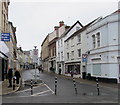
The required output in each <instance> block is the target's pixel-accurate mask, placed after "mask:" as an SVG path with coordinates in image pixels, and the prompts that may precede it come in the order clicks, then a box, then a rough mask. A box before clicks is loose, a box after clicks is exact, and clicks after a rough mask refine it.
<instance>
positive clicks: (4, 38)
mask: <svg viewBox="0 0 120 105" xmlns="http://www.w3.org/2000/svg"><path fill="white" fill-rule="evenodd" d="M1 41H4V42H7V41H10V33H1Z"/></svg>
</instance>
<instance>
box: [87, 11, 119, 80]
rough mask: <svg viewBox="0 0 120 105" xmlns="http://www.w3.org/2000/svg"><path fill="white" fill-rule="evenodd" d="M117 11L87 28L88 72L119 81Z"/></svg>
mask: <svg viewBox="0 0 120 105" xmlns="http://www.w3.org/2000/svg"><path fill="white" fill-rule="evenodd" d="M119 13H120V11H119V10H118V11H116V12H114V13H112V14H110V15H108V16H106V17H105V18H103V19H101V20H100V21H99V22H97V23H96V24H94V25H91V26H90V27H89V28H88V29H87V33H86V35H87V49H88V51H87V53H88V57H87V74H89V76H92V77H100V78H104V79H109V80H110V79H112V80H114V81H115V82H118V74H119V65H118V60H117V57H118V56H119V55H118V36H119V35H118V14H119Z"/></svg>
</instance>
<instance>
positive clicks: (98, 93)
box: [96, 77, 100, 96]
mask: <svg viewBox="0 0 120 105" xmlns="http://www.w3.org/2000/svg"><path fill="white" fill-rule="evenodd" d="M96 83H97V92H98V96H99V95H100V90H99V83H98V78H97V77H96Z"/></svg>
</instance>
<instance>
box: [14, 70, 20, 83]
mask: <svg viewBox="0 0 120 105" xmlns="http://www.w3.org/2000/svg"><path fill="white" fill-rule="evenodd" d="M15 77H16V84H19V79H20V77H21V76H20V72H19V71H18V70H16V71H15Z"/></svg>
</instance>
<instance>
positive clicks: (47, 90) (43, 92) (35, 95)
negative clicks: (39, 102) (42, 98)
mask: <svg viewBox="0 0 120 105" xmlns="http://www.w3.org/2000/svg"><path fill="white" fill-rule="evenodd" d="M48 91H50V90H46V91H43V92H40V93H36V94H33V95H30V96H36V95H39V94H43V93H46V92H48Z"/></svg>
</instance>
